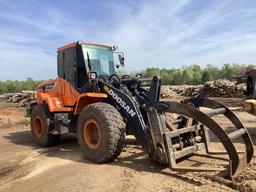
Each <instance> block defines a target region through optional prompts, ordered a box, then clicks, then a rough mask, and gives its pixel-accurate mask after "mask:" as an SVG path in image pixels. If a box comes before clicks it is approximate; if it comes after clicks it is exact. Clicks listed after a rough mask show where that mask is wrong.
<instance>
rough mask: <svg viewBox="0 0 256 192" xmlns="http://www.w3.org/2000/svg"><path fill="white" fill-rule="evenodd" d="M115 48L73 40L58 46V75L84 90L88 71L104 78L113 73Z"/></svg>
mask: <svg viewBox="0 0 256 192" xmlns="http://www.w3.org/2000/svg"><path fill="white" fill-rule="evenodd" d="M116 49H117V47H115V46H114V47H113V46H110V45H101V44H95V43H88V42H75V43H71V44H69V45H66V46H63V47H60V48H58V49H57V54H58V56H57V60H58V70H57V71H58V77H61V78H63V79H65V80H67V81H68V82H70V83H71V84H72V86H73V87H74V88H76V89H77V90H78V91H79V92H84V86H86V84H87V83H88V80H89V77H88V73H89V72H94V73H96V75H97V76H98V78H101V79H105V80H107V79H108V78H109V77H110V76H111V75H112V74H114V73H115V65H114V58H113V52H114V51H115V50H116ZM118 56H119V60H120V55H118ZM121 59H123V56H121Z"/></svg>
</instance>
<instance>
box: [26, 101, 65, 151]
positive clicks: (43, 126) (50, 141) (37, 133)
mask: <svg viewBox="0 0 256 192" xmlns="http://www.w3.org/2000/svg"><path fill="white" fill-rule="evenodd" d="M50 118H51V114H50V112H49V110H48V106H47V105H45V104H39V105H35V106H34V107H33V109H32V113H31V122H30V123H31V132H32V134H33V136H34V140H35V142H36V144H37V145H39V146H41V147H48V146H53V145H56V144H58V143H59V141H60V135H51V134H49V131H50V128H51V127H50V126H49V125H48V122H47V119H50Z"/></svg>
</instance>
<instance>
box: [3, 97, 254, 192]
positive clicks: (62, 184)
mask: <svg viewBox="0 0 256 192" xmlns="http://www.w3.org/2000/svg"><path fill="white" fill-rule="evenodd" d="M221 101H222V102H225V101H226V102H227V104H228V105H230V104H234V106H235V107H237V105H238V104H237V103H239V102H241V101H240V100H239V101H238V100H235V99H233V100H232V101H231V100H225V99H222V100H221ZM239 105H240V104H239ZM236 114H237V115H238V116H239V118H241V120H242V121H243V123H244V124H245V125H246V127H248V130H249V132H250V134H251V136H252V138H253V142H254V144H255V142H256V129H255V128H256V117H254V116H252V115H249V114H247V113H246V112H243V111H241V110H239V109H237V108H236ZM217 119H218V120H219V121H220V122H221V124H222V125H223V126H225V127H226V128H228V122H227V121H226V120H225V119H223V118H222V117H217ZM126 143H127V144H126V147H125V149H124V150H123V152H122V153H121V155H120V156H119V158H118V159H117V160H115V161H114V162H112V163H108V164H95V163H91V162H89V161H87V160H85V159H84V158H83V155H82V153H81V151H80V149H79V146H78V143H77V140H76V137H75V135H66V136H63V137H62V142H61V144H60V145H58V146H55V147H51V148H39V147H37V146H36V145H35V144H34V142H33V138H32V135H31V132H30V125H29V119H28V118H26V117H25V109H24V108H16V107H15V106H7V105H3V104H0V156H1V158H0V191H1V192H6V191H8V192H15V191H17V192H23V191H24V192H30V191H33V192H38V191H68V192H73V191H92V192H96V191H97V192H98V191H109V192H110V191H111V192H112V191H114V192H115V191H141V192H142V191H152V192H153V191H154V192H165V191H166V192H167V191H168V192H172V191H237V190H239V191H256V182H255V179H256V158H255V157H254V159H253V161H252V163H251V164H250V165H249V166H248V167H247V168H246V169H245V170H244V171H243V173H242V174H241V175H240V176H239V177H238V178H236V179H235V181H234V182H231V181H228V180H225V179H222V178H221V177H219V176H218V173H202V172H200V173H195V172H194V173H192V172H190V173H182V172H173V171H171V170H169V169H168V168H166V167H165V166H163V165H159V164H157V163H155V162H153V161H151V160H150V159H149V158H148V157H147V154H146V153H144V152H143V151H142V149H141V147H139V146H138V145H136V140H135V139H134V138H133V137H130V136H129V137H128V138H127V142H126ZM237 144H238V147H240V145H241V144H240V143H239V142H237ZM219 146H220V144H219V143H218V142H215V143H213V145H212V146H211V147H213V148H219ZM193 158H194V159H193ZM197 160H200V161H202V162H204V163H206V164H208V166H209V165H211V166H215V165H217V164H218V162H219V161H218V160H215V159H206V158H204V157H203V156H202V157H200V156H199V157H191V158H189V159H188V160H187V161H190V162H195V161H197ZM220 163H221V162H220ZM222 163H223V162H222Z"/></svg>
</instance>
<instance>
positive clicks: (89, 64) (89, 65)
mask: <svg viewBox="0 0 256 192" xmlns="http://www.w3.org/2000/svg"><path fill="white" fill-rule="evenodd" d="M86 54H87V61H88V67H89V70H90V71H92V64H91V60H90V57H89V53H88V51H87V52H86Z"/></svg>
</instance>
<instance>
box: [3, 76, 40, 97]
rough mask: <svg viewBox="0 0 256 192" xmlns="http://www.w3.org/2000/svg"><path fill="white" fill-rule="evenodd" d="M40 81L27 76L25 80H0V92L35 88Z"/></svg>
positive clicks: (14, 91)
mask: <svg viewBox="0 0 256 192" xmlns="http://www.w3.org/2000/svg"><path fill="white" fill-rule="evenodd" d="M41 82H42V81H35V80H33V79H32V78H27V79H26V80H25V81H17V80H15V81H11V80H6V81H0V94H3V93H16V92H21V91H23V90H35V89H36V86H37V85H38V84H39V83H41Z"/></svg>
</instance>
